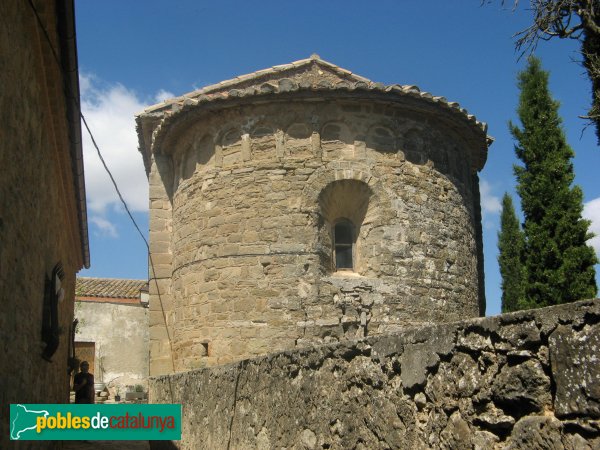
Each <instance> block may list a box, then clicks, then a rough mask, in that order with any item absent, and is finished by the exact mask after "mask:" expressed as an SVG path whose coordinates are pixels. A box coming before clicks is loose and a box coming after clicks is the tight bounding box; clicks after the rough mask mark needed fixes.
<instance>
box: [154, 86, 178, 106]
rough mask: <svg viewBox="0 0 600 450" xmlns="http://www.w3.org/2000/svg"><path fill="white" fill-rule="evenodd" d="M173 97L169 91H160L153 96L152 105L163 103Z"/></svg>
mask: <svg viewBox="0 0 600 450" xmlns="http://www.w3.org/2000/svg"><path fill="white" fill-rule="evenodd" d="M173 97H175V94H173V93H172V92H169V91H165V90H164V89H161V90H160V91H158V92H157V93H156V95H155V96H154V103H161V102H164V101H165V100H168V99H170V98H173Z"/></svg>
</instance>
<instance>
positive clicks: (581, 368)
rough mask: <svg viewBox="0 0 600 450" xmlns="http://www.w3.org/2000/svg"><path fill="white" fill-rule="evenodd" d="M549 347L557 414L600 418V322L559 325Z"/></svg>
mask: <svg viewBox="0 0 600 450" xmlns="http://www.w3.org/2000/svg"><path fill="white" fill-rule="evenodd" d="M549 347H550V363H551V366H552V376H553V378H554V380H555V383H556V400H555V408H556V415H557V416H559V417H562V416H570V415H575V416H589V417H595V418H598V417H600V324H598V323H595V324H591V325H586V326H585V327H584V328H583V329H582V330H581V331H578V330H574V329H573V328H572V327H569V326H566V325H559V326H558V328H557V329H556V330H555V331H554V332H553V333H552V334H551V335H550V339H549Z"/></svg>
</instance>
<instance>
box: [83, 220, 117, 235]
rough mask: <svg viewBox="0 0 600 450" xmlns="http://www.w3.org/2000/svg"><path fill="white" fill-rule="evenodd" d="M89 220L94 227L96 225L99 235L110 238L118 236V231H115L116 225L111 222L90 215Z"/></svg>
mask: <svg viewBox="0 0 600 450" xmlns="http://www.w3.org/2000/svg"><path fill="white" fill-rule="evenodd" d="M90 222H92V223H93V224H94V225H96V227H98V230H99V233H98V235H100V236H108V237H111V238H118V237H119V233H118V232H117V227H115V226H114V225H113V224H112V223H110V222H109V221H108V220H106V219H105V218H103V217H100V216H91V217H90Z"/></svg>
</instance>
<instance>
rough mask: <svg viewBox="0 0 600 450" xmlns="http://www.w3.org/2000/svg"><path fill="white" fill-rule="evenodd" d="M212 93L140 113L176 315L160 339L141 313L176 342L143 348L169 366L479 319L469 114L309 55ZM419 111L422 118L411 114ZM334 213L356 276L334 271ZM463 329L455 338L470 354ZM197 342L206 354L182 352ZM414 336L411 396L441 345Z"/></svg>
mask: <svg viewBox="0 0 600 450" xmlns="http://www.w3.org/2000/svg"><path fill="white" fill-rule="evenodd" d="M257 77H258V78H257ZM361 86H362V87H363V88H364V89H363V88H361ZM215 89H217V91H213V90H209V91H210V95H209V94H208V91H202V92H198V93H197V95H193V96H187V98H188V100H189V101H187V102H185V104H183V105H179V103H178V102H173V103H168V104H169V105H170V106H169V108H168V109H169V110H171V111H172V110H173V107H175V109H177V108H179V107H180V106H181V109H177V111H176V112H175V113H174V114H171V115H169V116H167V115H166V113H165V111H164V109H163V108H162V106H159V107H158V109H152V112H151V113H149V114H150V115H151V116H152V121H151V122H147V121H146V119H147V117H146V116H145V114H142V116H143V117H140V133H141V134H143V133H144V132H143V131H142V130H143V129H144V127H145V126H149V127H150V128H152V130H153V131H155V132H153V131H151V130H149V129H148V130H146V133H150V134H149V135H151V136H153V138H152V139H142V140H141V141H140V142H142V147H143V149H142V150H143V153H144V157H145V160H146V162H147V168H148V169H149V170H148V176H149V180H150V181H151V186H150V196H151V208H150V230H151V231H150V241H151V242H150V247H151V256H152V257H153V260H154V273H152V274H151V277H156V278H161V279H164V280H168V281H169V283H168V286H166V287H165V288H166V289H167V290H168V293H169V294H170V295H171V296H172V303H171V305H170V306H171V309H172V311H171V310H169V311H168V312H172V313H173V316H172V317H174V320H173V322H172V323H171V324H169V328H168V329H167V328H166V325H165V324H164V323H161V322H160V317H158V318H151V324H150V325H151V327H155V328H160V327H162V328H163V329H164V334H168V335H169V336H171V337H172V346H170V345H166V342H164V340H161V345H160V346H157V345H153V346H151V348H152V349H153V353H152V355H151V360H152V361H153V360H154V359H159V358H160V359H163V358H168V357H171V356H172V357H173V360H174V361H175V368H174V370H175V371H179V370H185V369H188V368H190V367H197V366H199V365H208V366H211V365H216V364H220V363H222V362H223V361H232V360H240V359H243V358H247V357H252V356H257V355H261V354H265V353H267V352H268V351H282V350H287V349H290V348H294V347H299V346H306V345H309V344H323V343H328V342H335V341H341V340H344V339H353V338H356V337H366V336H373V335H377V334H383V333H386V332H389V331H393V330H396V329H398V328H399V327H402V326H407V325H416V324H423V323H433V324H437V323H445V322H450V321H457V320H461V319H463V318H466V317H475V316H477V315H480V314H482V313H483V305H484V302H483V299H484V294H483V284H482V274H480V273H479V271H480V267H481V266H482V264H481V259H482V255H481V251H480V250H481V245H482V243H481V235H480V231H479V230H480V224H479V221H480V212H479V209H480V205H479V194H478V190H479V185H478V181H477V179H476V177H475V178H473V176H472V173H474V172H477V171H479V170H481V168H482V167H483V162H484V160H485V153H486V151H487V140H486V136H485V132H484V131H483V130H482V129H481V128H477V127H475V128H474V127H473V123H471V122H470V120H469V119H468V117H466V116H464V114H462V113H460V112H459V111H453V110H450V109H449V108H447V107H444V106H442V104H444V105H445V102H442V104H440V99H438V100H437V101H434V100H433V97H431V96H430V95H429V96H425V97H421V96H420V95H419V96H417V97H415V98H410V99H407V98H405V97H407V96H406V95H405V93H404V91H403V90H402V89H400V90H399V91H398V90H395V91H394V90H392V89H390V90H385V89H384V87H383V86H382V85H378V84H376V83H372V82H370V81H368V80H362V79H359V78H357V77H356V76H355V75H353V74H351V73H350V72H347V73H346V72H345V71H343V70H342V69H339V68H334V67H331V66H330V65H327V64H326V63H323V62H322V61H316V60H314V61H312V62H308V61H307V62H305V63H303V64H302V67H301V68H300V67H296V66H293V65H292V66H285V67H278V68H275V69H273V70H272V71H268V70H267V71H265V72H263V73H261V74H260V75H259V74H254V75H253V76H251V77H249V78H243V79H238V80H237V81H234V82H226V83H224V84H221V85H220V86H219V87H218V88H217V87H215ZM349 89H352V90H351V91H349ZM415 92H416V91H415ZM248 95H258V96H259V97H260V102H258V101H257V102H255V103H253V102H252V101H250V99H248ZM399 95H400V96H401V97H402V101H399V99H398V98H397V97H398V96H399ZM278 96H285V99H283V98H282V97H278ZM324 96H329V97H328V98H327V99H326V100H327V101H323V100H325V97H324ZM388 97H389V98H388ZM217 98H219V99H221V100H222V101H221V102H213V103H212V105H211V108H210V111H209V110H206V109H204V108H205V106H206V103H208V102H209V101H210V99H217ZM257 98H258V97H257ZM386 98H388V100H385V99H386ZM315 99H317V100H319V101H317V102H315V101H313V100H315ZM282 100H284V101H282ZM415 101H419V102H424V104H426V105H427V108H428V109H427V110H423V111H420V112H419V113H418V114H415V110H414V105H413V104H414V102H415ZM230 102H234V103H230ZM237 102H239V104H238V103H237ZM382 102H383V103H382ZM176 103H177V104H176ZM163 113H165V115H164V116H163ZM186 114H189V116H186ZM457 114H459V115H460V120H458V121H456V120H457V117H455V116H457ZM438 116H439V118H440V119H442V118H444V119H443V120H437V119H435V120H434V118H437V117H438ZM183 117H188V119H189V120H188V119H183ZM180 119H181V120H182V121H181V122H179V120H180ZM446 119H449V120H450V122H448V121H447V120H446ZM155 127H156V128H155ZM168 130H170V131H168ZM341 219H344V220H347V221H348V222H349V223H351V225H352V229H353V236H352V239H351V241H352V245H353V247H352V250H353V257H352V270H336V265H335V257H334V247H335V245H334V242H333V234H334V230H335V226H336V224H338V223H339V222H340V220H341ZM211 283H214V285H213V284H211ZM207 284H208V285H209V286H207ZM209 287H210V289H209ZM158 300H159V299H158V298H157V296H156V295H155V294H154V293H151V300H150V302H151V303H157V302H158ZM164 309H165V310H167V308H164ZM154 319H157V320H154ZM256 320H260V321H262V323H263V326H264V328H265V330H263V331H262V332H260V333H256V332H255V330H254V326H253V325H250V324H252V323H254V322H255V321H256ZM163 322H164V321H163ZM299 323H302V324H303V325H302V326H299V325H298V324H299ZM224 326H226V327H228V328H229V329H231V330H233V332H232V333H231V334H230V335H228V336H226V335H224V334H223V333H221V332H220V331H219V330H220V329H221V328H223V327H224ZM480 326H483V327H485V324H483V323H482V324H481V325H480ZM267 329H268V331H266V330H267ZM184 336H185V338H184ZM241 336H244V344H243V345H240V344H239V341H240V338H241ZM472 337H473V336H470V335H469V336H466V338H467V340H465V345H471V346H478V341H477V339H475V340H473V342H472V343H469V342H470V341H469V339H470V338H472ZM488 338H489V336H488ZM194 339H196V340H207V341H208V351H207V352H202V353H200V352H196V351H190V348H189V346H188V343H189V342H190V341H193V340H194ZM419 342H420V341H414V342H411V343H410V344H414V345H416V346H417V347H415V350H414V351H413V352H412V356H409V354H408V353H407V354H406V355H405V356H404V361H405V362H404V365H405V368H404V370H405V371H406V372H407V373H408V372H409V371H410V372H411V373H412V378H409V377H408V376H407V377H406V379H405V383H407V384H406V386H417V385H421V384H423V382H424V381H425V376H426V371H427V370H429V369H431V368H432V367H433V366H434V365H435V364H437V358H438V357H439V356H440V355H443V354H445V353H446V352H447V351H446V350H444V349H442V348H439V349H438V351H437V352H436V353H435V354H430V355H429V356H428V357H427V358H425V359H423V358H422V357H421V356H419V353H420V352H421V351H422V352H424V353H425V352H427V350H426V349H425V348H421V347H418V346H419V345H420V344H419ZM449 342H453V337H451V339H449ZM159 348H160V349H162V351H161V353H160V354H155V353H154V350H155V349H159ZM171 348H172V350H173V355H169V353H168V352H169V351H170V349H171ZM446 348H447V347H446ZM409 352H410V351H409ZM408 358H412V359H410V360H409V359H408ZM153 367H154V366H153V363H152V362H151V373H153V374H156V373H157V372H156V371H155V370H154V368H153Z"/></svg>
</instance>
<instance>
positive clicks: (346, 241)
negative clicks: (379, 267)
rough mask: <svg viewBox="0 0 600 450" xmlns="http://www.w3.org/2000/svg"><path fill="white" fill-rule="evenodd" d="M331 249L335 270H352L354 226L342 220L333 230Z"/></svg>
mask: <svg viewBox="0 0 600 450" xmlns="http://www.w3.org/2000/svg"><path fill="white" fill-rule="evenodd" d="M333 247H334V252H335V268H336V270H344V269H350V270H353V269H354V255H353V253H354V252H353V247H354V226H353V225H352V223H351V222H350V221H349V220H346V219H343V220H341V221H339V222H338V223H336V224H335V227H334V229H333Z"/></svg>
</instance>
